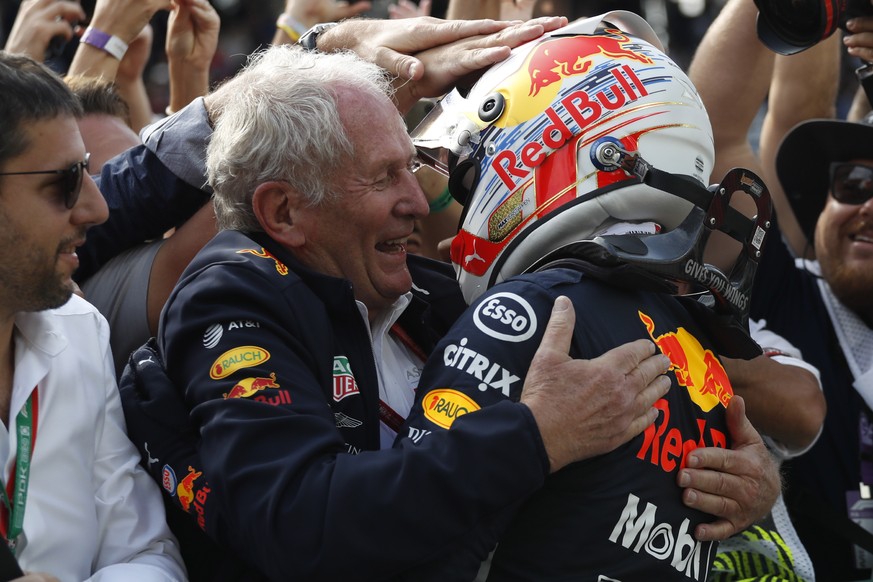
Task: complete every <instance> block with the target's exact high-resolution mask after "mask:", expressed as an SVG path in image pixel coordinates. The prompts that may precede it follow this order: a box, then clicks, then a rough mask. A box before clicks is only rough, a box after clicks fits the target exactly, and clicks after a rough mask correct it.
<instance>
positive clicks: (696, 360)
mask: <svg viewBox="0 0 873 582" xmlns="http://www.w3.org/2000/svg"><path fill="white" fill-rule="evenodd" d="M638 313H639V316H640V320H641V321H642V322H643V325H645V326H646V331H647V332H648V334H649V337H651V338H652V341H653V342H655V345H657V346H658V349H660V350H661V353H662V354H664V355H665V356H667V357H668V358H670V370H671V371H672V372H673V373H674V374H675V375H676V381H677V382H679V385H680V386H685V387H686V388H687V389H688V394H689V395H690V396H691V400H692V401H693V402H694V403H695V404H697V405H698V406H699V407H700V408H701V409H702V410H703V411H704V412H709V411H710V410H712V409H713V408H715V406H716V405H719V404H720V405H722V406H724V407H725V408H726V407H727V405H728V403H729V402H730V400H731V398H733V396H734V389H733V387H732V386H731V383H730V380H728V376H727V372H725V369H724V367H723V366H722V365H721V362H720V361H719V359H718V357H717V356H716V355H715V354H714V353H712V351H711V350H706V349H704V348H703V346H702V345H700V342H699V341H697V338H695V337H694V336H693V335H691V333H689V332H688V330H686V329H685V328H684V327H680V328H678V329H677V330H676V331H675V332H672V331H670V332H666V333H663V334H660V335H657V336H656V335H655V322H654V320H652V318H651V317H649V316H648V315H646V314H645V313H643V312H642V311H639V312H638Z"/></svg>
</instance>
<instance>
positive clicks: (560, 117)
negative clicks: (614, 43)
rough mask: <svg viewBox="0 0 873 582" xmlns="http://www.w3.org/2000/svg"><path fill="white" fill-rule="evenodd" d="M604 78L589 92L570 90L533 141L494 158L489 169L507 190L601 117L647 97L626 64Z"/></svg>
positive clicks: (548, 111)
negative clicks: (599, 86)
mask: <svg viewBox="0 0 873 582" xmlns="http://www.w3.org/2000/svg"><path fill="white" fill-rule="evenodd" d="M605 75H607V79H606V82H605V84H604V85H603V87H602V88H600V89H598V90H591V91H590V92H589V91H587V90H585V89H578V90H576V91H572V92H570V93H569V94H567V95H566V96H565V97H563V98H562V99H561V100H560V101H558V103H557V104H556V105H554V106H550V107H549V108H548V109H546V110H545V112H544V115H545V116H546V118H548V122H547V123H546V124H545V125H544V127H543V130H542V132H539V133H538V135H537V136H535V137H534V139H532V140H530V141H528V142H526V143H524V144H522V145H521V147H518V148H515V147H513V148H512V149H504V150H502V151H500V152H499V153H497V155H495V156H494V158H493V159H492V160H491V168H492V169H493V170H494V172H495V173H496V174H497V176H498V177H499V178H500V180H501V181H502V182H503V184H504V185H505V186H506V187H507V188H509V189H510V191H514V190H515V187H516V186H517V185H518V184H519V183H520V182H521V181H523V180H525V179H527V178H528V176H529V175H530V174H531V172H532V171H533V169H534V168H536V167H538V166H540V165H541V164H542V163H543V162H544V161H545V160H546V159H547V158H548V156H549V153H550V152H552V151H555V150H558V149H560V148H561V147H563V146H564V145H565V144H566V143H568V142H569V141H570V140H571V139H572V138H573V137H574V136H576V135H579V134H581V133H582V132H584V131H585V130H586V129H587V128H588V127H589V126H590V125H592V124H593V123H595V122H597V121H598V120H600V119H601V118H602V117H603V116H604V114H606V113H609V112H613V111H618V110H620V109H622V108H624V107H625V106H627V104H628V103H633V102H634V101H637V100H639V99H641V98H642V97H645V96H647V95H648V94H649V93H648V91H647V90H646V87H645V85H644V84H643V82H642V81H641V80H640V78H639V77H638V76H637V74H636V72H634V70H633V69H632V68H631V67H629V66H627V65H620V66H613V67H612V68H611V69H610V70H609V72H608V73H605ZM517 152H518V153H517Z"/></svg>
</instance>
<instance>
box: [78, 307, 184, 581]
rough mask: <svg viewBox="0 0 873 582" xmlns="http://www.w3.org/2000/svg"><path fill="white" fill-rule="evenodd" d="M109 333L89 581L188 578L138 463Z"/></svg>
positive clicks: (153, 491) (152, 489) (103, 327)
mask: <svg viewBox="0 0 873 582" xmlns="http://www.w3.org/2000/svg"><path fill="white" fill-rule="evenodd" d="M100 321H101V333H102V335H104V336H105V338H104V340H105V345H106V352H105V358H104V360H105V364H104V366H103V368H104V370H105V371H104V378H103V385H104V392H105V410H104V415H103V418H102V426H98V427H97V429H96V431H95V434H96V442H95V457H94V459H95V462H94V487H95V493H94V497H95V500H94V501H95V508H96V513H97V520H98V522H99V525H100V527H99V531H100V533H101V538H100V540H99V549H98V553H97V555H96V556H95V558H94V564H93V568H94V574H93V575H92V577H91V578H90V580H92V581H94V582H102V581H104V580H106V581H108V580H130V581H133V582H170V581H183V580H185V579H186V574H185V568H184V566H183V565H182V559H181V556H180V555H179V549H178V547H177V544H176V540H175V538H174V537H173V535H172V534H171V533H170V530H169V528H168V527H167V523H166V521H165V519H164V511H163V504H162V502H161V497H160V493H159V492H158V489H157V487H155V484H154V483H153V482H152V480H151V479H149V476H148V475H147V474H146V472H145V471H143V469H142V468H141V467H140V466H139V464H138V462H139V455H138V454H137V451H136V449H135V448H134V447H133V445H132V444H131V442H130V440H129V439H128V437H127V434H126V432H125V424H124V417H123V415H122V411H121V402H120V400H119V395H118V390H117V388H116V384H115V376H114V373H113V370H114V367H113V366H112V362H111V359H110V356H109V344H108V335H109V330H108V327H107V326H106V323H105V321H103V319H102V318H100Z"/></svg>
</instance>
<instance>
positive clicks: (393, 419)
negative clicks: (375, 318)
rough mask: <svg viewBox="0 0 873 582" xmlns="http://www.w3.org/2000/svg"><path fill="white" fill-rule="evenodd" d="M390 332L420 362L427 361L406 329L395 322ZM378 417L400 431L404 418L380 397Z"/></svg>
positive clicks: (396, 430) (391, 427)
mask: <svg viewBox="0 0 873 582" xmlns="http://www.w3.org/2000/svg"><path fill="white" fill-rule="evenodd" d="M390 333H391V334H392V335H394V336H395V337H396V338H397V339H399V340H400V342H401V343H402V344H403V345H405V346H406V347H407V348H409V350H410V351H411V352H412V353H413V354H415V356H416V357H417V358H419V359H420V360H421V361H422V362H426V361H427V354H426V353H424V350H423V349H421V347H420V346H419V345H418V344H417V343H415V340H413V339H412V338H411V337H410V336H409V334H408V333H406V330H404V329H403V328H402V327H400V325H399V324H397V323H395V324H394V325H392V326H391V330H390ZM379 419H380V420H381V421H382V422H384V423H385V425H386V426H387V427H388V428H390V429H391V430H393V431H394V432H400V428H401V427H402V426H403V422H404V420H406V419H404V418H403V417H402V416H400V414H399V413H397V411H395V410H394V409H393V408H391V407H390V406H388V404H387V403H386V402H385V401H384V400H382V399H381V398H380V399H379Z"/></svg>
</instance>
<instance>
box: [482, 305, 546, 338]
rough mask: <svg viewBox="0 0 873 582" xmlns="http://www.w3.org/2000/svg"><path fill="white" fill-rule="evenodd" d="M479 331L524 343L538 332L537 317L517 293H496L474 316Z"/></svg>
mask: <svg viewBox="0 0 873 582" xmlns="http://www.w3.org/2000/svg"><path fill="white" fill-rule="evenodd" d="M473 322H474V323H475V324H476V327H477V328H479V330H480V331H481V332H482V333H484V334H486V335H489V336H491V337H493V338H495V339H499V340H502V341H506V342H523V341H525V340H528V339H530V338H531V336H533V334H534V333H536V331H537V316H536V314H535V313H534V310H533V308H532V307H531V306H530V303H528V302H527V301H525V300H524V299H522V298H521V297H519V296H518V295H516V294H515V293H495V294H494V295H492V296H490V297H489V298H488V299H486V300H485V301H483V302H482V303H480V304H479V307H477V308H476V312H475V313H474V314H473Z"/></svg>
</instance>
